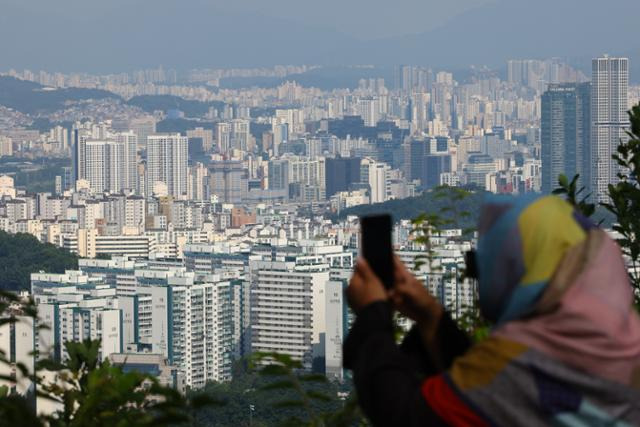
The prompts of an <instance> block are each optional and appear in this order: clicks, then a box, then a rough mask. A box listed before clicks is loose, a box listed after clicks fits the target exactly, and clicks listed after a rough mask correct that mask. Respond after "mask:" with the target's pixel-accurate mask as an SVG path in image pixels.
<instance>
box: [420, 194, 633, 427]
mask: <svg viewBox="0 0 640 427" xmlns="http://www.w3.org/2000/svg"><path fill="white" fill-rule="evenodd" d="M476 266H477V272H478V280H479V293H480V306H481V309H482V311H483V314H484V315H485V316H486V317H488V318H489V319H491V320H493V321H494V322H496V326H495V328H494V329H493V331H492V333H491V336H490V337H489V338H488V339H486V340H484V341H482V342H480V343H478V344H476V345H475V346H473V347H472V349H471V350H470V351H469V352H468V353H466V354H465V355H463V356H461V357H459V358H458V359H456V360H455V361H454V363H453V365H452V367H451V368H450V370H449V371H448V372H446V373H444V374H442V375H439V376H435V377H431V378H429V379H427V380H426V381H425V383H424V384H423V388H422V391H423V395H424V397H425V399H427V401H428V402H429V403H430V405H431V407H432V408H433V409H434V410H435V411H436V413H437V414H438V415H440V417H441V418H442V419H443V420H445V421H446V422H447V424H449V425H460V426H463V425H464V426H467V425H477V426H485V425H486V426H490V425H504V426H516V425H522V426H537V425H539V426H545V425H559V426H576V425H580V426H588V425H611V426H614V425H615V426H630V425H640V317H639V316H638V314H637V313H636V312H635V309H634V308H633V293H632V289H631V286H630V283H629V277H628V274H627V268H626V266H625V263H624V260H623V258H622V254H621V252H620V248H619V247H618V246H617V244H616V243H615V242H614V241H613V240H612V239H611V238H610V237H609V236H608V235H607V234H606V232H604V231H603V230H600V229H598V228H597V227H594V225H593V224H592V223H591V222H590V221H589V220H587V219H585V218H584V217H583V216H581V215H579V214H578V213H576V212H575V211H574V209H573V208H572V206H571V205H569V204H568V203H567V202H565V201H563V200H561V199H559V198H557V197H553V196H543V197H540V196H538V197H535V196H531V197H518V198H514V197H508V196H492V197H490V198H489V200H488V201H487V203H486V204H485V206H484V208H483V211H482V213H481V219H480V225H479V241H478V251H477V253H476Z"/></svg>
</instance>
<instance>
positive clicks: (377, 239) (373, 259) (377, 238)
mask: <svg viewBox="0 0 640 427" xmlns="http://www.w3.org/2000/svg"><path fill="white" fill-rule="evenodd" d="M360 245H361V253H362V256H363V257H364V259H365V260H367V262H368V263H369V266H371V268H372V269H373V272H374V273H376V276H378V277H379V278H380V280H381V281H382V284H383V285H384V286H385V288H387V289H390V288H391V287H393V250H392V247H391V216H389V215H372V216H365V217H362V218H360Z"/></svg>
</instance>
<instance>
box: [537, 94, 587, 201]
mask: <svg viewBox="0 0 640 427" xmlns="http://www.w3.org/2000/svg"><path fill="white" fill-rule="evenodd" d="M590 104H591V85H590V84H589V83H567V84H552V85H549V88H548V90H547V91H546V92H545V93H544V94H543V95H542V126H541V129H542V131H541V141H542V156H541V157H542V191H543V192H544V193H547V194H548V193H551V192H552V191H553V189H554V188H555V187H556V185H557V182H558V175H560V174H564V175H566V176H567V177H568V178H569V179H571V178H572V177H573V176H575V175H577V174H579V175H580V177H581V178H580V183H581V184H583V185H584V183H588V182H589V172H590V167H589V164H588V163H586V162H587V160H588V153H589V150H590V143H589V141H590V138H589V135H590V133H591V109H590Z"/></svg>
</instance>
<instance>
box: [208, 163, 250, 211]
mask: <svg viewBox="0 0 640 427" xmlns="http://www.w3.org/2000/svg"><path fill="white" fill-rule="evenodd" d="M209 191H210V192H211V195H212V196H217V197H218V201H220V202H222V203H240V202H241V201H242V199H243V198H245V197H246V195H247V191H248V172H247V169H246V168H245V167H244V166H243V164H242V162H241V161H231V160H227V161H222V162H212V163H211V164H210V165H209Z"/></svg>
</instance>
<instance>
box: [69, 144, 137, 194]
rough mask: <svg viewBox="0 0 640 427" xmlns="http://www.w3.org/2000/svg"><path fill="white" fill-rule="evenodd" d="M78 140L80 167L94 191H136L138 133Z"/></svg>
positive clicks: (84, 177) (83, 177) (83, 176)
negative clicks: (80, 147)
mask: <svg viewBox="0 0 640 427" xmlns="http://www.w3.org/2000/svg"><path fill="white" fill-rule="evenodd" d="M79 144H81V145H82V150H81V151H79V152H78V163H77V164H78V165H79V169H78V170H79V171H80V173H81V176H82V179H86V180H87V181H88V182H89V186H90V188H91V190H92V191H93V192H95V193H101V192H110V193H118V192H121V191H123V190H131V191H137V189H138V188H137V187H138V175H137V174H138V171H137V154H136V149H137V137H136V135H135V134H134V133H133V132H129V133H124V134H117V135H115V138H113V139H111V138H110V139H103V140H94V139H84V138H80V139H79ZM80 167H81V168H82V169H80Z"/></svg>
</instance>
